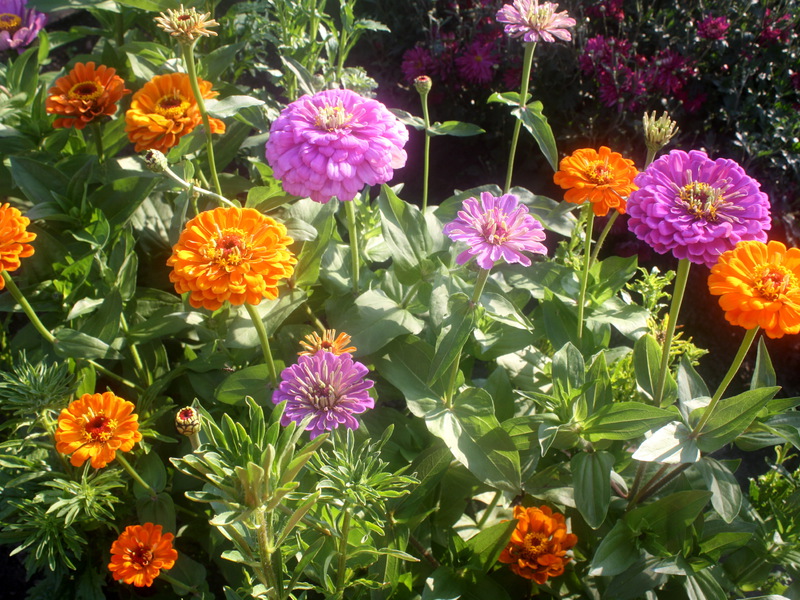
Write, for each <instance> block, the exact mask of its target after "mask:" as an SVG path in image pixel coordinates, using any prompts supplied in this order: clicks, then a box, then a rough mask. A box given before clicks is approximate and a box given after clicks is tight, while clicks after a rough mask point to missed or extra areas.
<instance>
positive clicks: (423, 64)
mask: <svg viewBox="0 0 800 600" xmlns="http://www.w3.org/2000/svg"><path fill="white" fill-rule="evenodd" d="M400 69H401V70H402V71H403V77H404V78H405V80H406V83H414V80H415V79H416V78H417V77H421V76H423V75H430V74H431V73H433V72H434V71H435V69H436V61H434V60H433V56H431V51H430V50H428V49H427V48H424V47H422V46H414V47H413V48H409V49H408V50H406V51H405V53H404V54H403V62H402V63H401V64H400Z"/></svg>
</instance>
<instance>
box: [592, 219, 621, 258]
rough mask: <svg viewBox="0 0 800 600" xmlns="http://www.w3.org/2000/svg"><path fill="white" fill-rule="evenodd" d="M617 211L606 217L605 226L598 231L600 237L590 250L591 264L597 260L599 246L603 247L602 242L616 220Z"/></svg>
mask: <svg viewBox="0 0 800 600" xmlns="http://www.w3.org/2000/svg"><path fill="white" fill-rule="evenodd" d="M618 216H619V213H618V212H617V211H614V214H613V215H611V217H610V218H609V219H608V222H607V223H606V226H605V227H603V231H601V232H600V237H598V238H597V241H596V242H595V243H594V250H593V251H592V260H591V264H594V263H596V262H597V256H598V255H599V254H600V248H602V247H603V242H605V241H606V237H608V232H609V231H611V228H612V227H613V226H614V221H616V220H617V217H618Z"/></svg>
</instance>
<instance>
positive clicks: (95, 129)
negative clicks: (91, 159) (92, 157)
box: [92, 121, 103, 162]
mask: <svg viewBox="0 0 800 600" xmlns="http://www.w3.org/2000/svg"><path fill="white" fill-rule="evenodd" d="M92 137H93V138H94V145H95V148H97V160H99V161H100V162H103V129H102V127H101V126H100V122H99V121H92Z"/></svg>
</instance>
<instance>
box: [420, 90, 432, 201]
mask: <svg viewBox="0 0 800 600" xmlns="http://www.w3.org/2000/svg"><path fill="white" fill-rule="evenodd" d="M420 100H421V102H422V118H423V120H424V121H425V153H424V159H423V163H422V212H423V213H424V212H425V209H426V208H428V176H429V173H430V155H431V132H430V129H431V117H430V114H429V113H428V93H427V92H426V93H424V94H420Z"/></svg>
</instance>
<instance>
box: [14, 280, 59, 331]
mask: <svg viewBox="0 0 800 600" xmlns="http://www.w3.org/2000/svg"><path fill="white" fill-rule="evenodd" d="M1 273H2V275H3V281H4V282H5V284H6V289H8V291H9V292H11V295H12V296H14V300H16V301H17V304H19V305H20V306H21V307H22V310H23V311H24V312H25V314H26V315H27V316H28V319H30V321H31V325H33V327H34V329H36V331H38V332H39V335H41V336H42V337H43V338H44V339H46V340H47V341H48V342H50V343H51V344H55V343H56V338H55V336H54V335H53V334H52V333H50V330H48V329H47V327H45V326H44V325H43V324H42V322H41V321H40V320H39V317H38V316H37V315H36V311H34V310H33V307H32V306H31V305H30V304H29V303H28V301H27V300H26V298H25V296H23V295H22V292H21V291H20V290H19V288H18V287H17V284H16V283H14V280H13V279H11V275H9V274H8V271H6V270H3V271H2V272H1Z"/></svg>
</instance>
